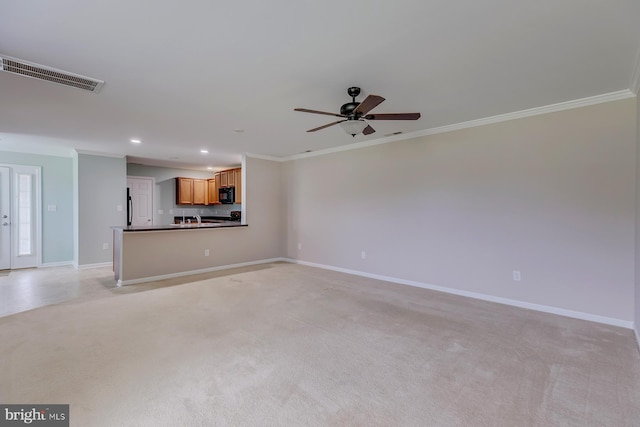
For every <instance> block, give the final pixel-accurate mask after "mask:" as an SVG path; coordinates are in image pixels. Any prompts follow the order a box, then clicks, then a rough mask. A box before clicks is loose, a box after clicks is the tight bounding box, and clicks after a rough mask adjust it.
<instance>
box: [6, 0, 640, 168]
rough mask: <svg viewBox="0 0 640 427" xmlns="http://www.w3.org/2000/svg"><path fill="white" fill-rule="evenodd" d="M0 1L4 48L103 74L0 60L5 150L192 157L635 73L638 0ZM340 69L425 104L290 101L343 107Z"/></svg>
mask: <svg viewBox="0 0 640 427" xmlns="http://www.w3.org/2000/svg"><path fill="white" fill-rule="evenodd" d="M0 16H1V17H2V20H1V25H0V53H1V54H5V55H9V56H12V57H15V58H20V59H23V60H26V61H30V62H34V63H37V64H42V65H45V66H49V67H54V68H58V69H61V70H65V71H69V72H72V73H77V74H81V75H85V76H89V77H92V78H96V79H99V80H104V81H105V85H104V87H103V88H102V90H101V91H100V92H99V93H97V94H94V93H90V92H86V91H82V90H79V89H74V88H69V87H65V86H59V85H56V84H53V83H49V82H44V81H39V80H35V79H30V78H26V77H22V76H16V75H12V74H9V73H0V151H2V150H5V151H6V150H9V151H26V152H42V153H51V154H58V155H69V153H70V151H71V149H73V148H75V149H78V150H83V151H88V152H96V153H106V154H112V155H127V156H132V157H133V158H134V159H136V160H137V161H140V162H144V163H148V164H161V165H167V166H184V167H186V166H189V167H194V168H204V167H206V166H207V165H210V166H215V167H226V166H233V165H237V164H239V163H240V159H241V153H244V152H248V153H254V154H261V155H266V156H274V157H287V156H292V155H297V154H299V153H302V152H305V151H307V150H313V151H317V150H322V149H328V148H334V147H338V146H344V145H348V144H352V143H354V142H362V141H368V140H375V139H379V138H382V137H384V135H386V134H390V133H393V132H398V131H401V132H403V133H411V132H418V131H422V130H425V129H431V128H435V127H440V126H445V125H451V124H455V123H460V122H465V121H469V120H475V119H480V118H484V117H490V116H494V115H499V114H504V113H509V112H513V111H520V110H525V109H530V108H534V107H540V106H545V105H550V104H555V103H560V102H565V101H571V100H576V99H581V98H585V97H591V96H596V95H601V94H607V93H611V92H616V91H621V90H628V89H630V88H632V85H633V80H634V67H635V68H637V67H638V65H637V64H636V60H637V58H638V51H639V47H640V1H637V0H627V1H624V0H610V1H602V0H562V1H558V0H538V1H528V2H520V1H513V0H484V1H477V0H459V1H455V2H454V1H450V0H431V1H426V0H396V1H389V0H387V1H378V0H366V1H365V0H350V1H345V0H340V1H338V0H324V1H304V0H302V1H301V0H271V1H264V0H245V1H235V2H220V1H210V0H207V1H205V0H183V1H180V2H158V1H151V0H111V1H102V2H87V1H79V0H78V1H73V0H56V1H51V0H36V1H24V0H4V1H2V2H0ZM635 72H636V74H637V72H638V71H637V70H635ZM349 86H360V87H361V88H362V95H361V96H360V97H359V98H358V100H360V101H361V100H363V99H364V97H365V96H366V95H368V94H370V93H374V94H377V95H382V96H384V97H385V98H386V99H387V100H386V101H385V102H384V103H382V104H381V105H380V106H378V107H376V108H375V109H374V110H373V111H372V112H378V113H385V112H414V111H417V112H421V113H422V118H421V119H420V120H418V121H415V122H412V121H375V122H371V125H372V126H373V127H374V128H375V129H376V131H377V132H376V133H374V134H372V135H370V136H363V135H359V136H357V137H356V138H352V137H351V136H348V135H347V134H345V133H344V131H343V130H342V129H341V128H340V127H339V126H334V127H331V128H328V129H324V130H321V131H318V132H315V133H306V132H305V131H306V130H307V129H310V128H314V127H317V126H321V125H323V124H326V123H329V122H332V121H334V120H337V119H336V118H333V117H330V116H321V115H314V114H306V113H299V112H294V111H293V109H294V108H296V107H303V108H310V109H316V110H324V111H331V112H338V111H339V108H340V105H342V104H343V103H345V102H348V101H350V98H349V97H348V96H347V93H346V89H347V88H348V87H349ZM235 129H243V130H244V132H241V133H239V132H235V131H234V130H235ZM134 137H136V138H140V139H142V141H143V143H142V144H140V145H138V146H136V145H133V144H131V143H130V142H129V139H130V138H134ZM203 148H206V149H208V150H209V154H208V155H203V154H201V153H200V149H203ZM176 157H177V158H178V159H176ZM141 159H146V160H141Z"/></svg>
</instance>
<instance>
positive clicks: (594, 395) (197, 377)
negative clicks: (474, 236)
mask: <svg viewBox="0 0 640 427" xmlns="http://www.w3.org/2000/svg"><path fill="white" fill-rule="evenodd" d="M0 403H69V404H70V405H71V425H73V426H212V425H233V426H236V425H238V426H243V425H244V426H270V425H281V426H307V425H308V426H316V425H317V426H323V425H335V426H343V425H344V426H351V425H353V426H376V425H380V426H401V425H407V426H447V427H450V426H492V427H495V426H509V427H513V426H580V427H584V426H598V427H601V426H616V427H618V426H638V425H640V356H639V354H638V351H637V349H636V348H635V342H634V338H633V336H632V332H631V331H629V330H625V329H621V328H616V327H610V326H604V325H599V324H595V323H590V322H584V321H579V320H574V319H568V318H563V317H559V316H553V315H547V314H543V313H537V312H533V311H528V310H523V309H518V308H513V307H507V306H503V305H498V304H492V303H487V302H482V301H476V300H471V299H466V298H462V297H456V296H452V295H446V294H441V293H437V292H432V291H427V290H424V289H418V288H412V287H408V286H402V285H397V284H390V283H385V282H380V281H376V280H371V279H365V278H361V277H356V276H350V275H346V274H341V273H336V272H331V271H323V270H319V269H314V268H310V267H303V266H299V265H293V264H280V263H278V264H273V265H269V266H268V268H264V269H260V270H257V271H250V272H241V273H238V274H230V275H227V276H223V277H218V278H214V279H209V280H204V281H200V282H194V283H186V284H182V285H179V286H172V287H164V288H160V289H155V290H149V291H144V292H138V293H126V294H121V295H117V296H112V297H108V298H104V299H100V300H95V301H88V302H87V301H84V302H75V303H69V304H60V305H56V306H49V307H44V308H40V309H36V310H32V311H30V312H24V313H20V314H16V315H12V316H7V317H3V318H0Z"/></svg>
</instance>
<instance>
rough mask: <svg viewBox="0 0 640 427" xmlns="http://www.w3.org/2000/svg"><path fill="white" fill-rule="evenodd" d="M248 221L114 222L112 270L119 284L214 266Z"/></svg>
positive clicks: (221, 261) (222, 259) (223, 259)
mask: <svg viewBox="0 0 640 427" xmlns="http://www.w3.org/2000/svg"><path fill="white" fill-rule="evenodd" d="M246 227H247V225H246V224H241V223H240V222H238V221H226V222H216V223H201V224H199V223H196V222H192V223H190V224H170V225H156V226H120V227H118V226H116V227H111V228H112V229H113V271H114V276H115V280H116V281H117V283H118V286H122V285H131V284H134V283H142V282H148V281H151V280H160V279H165V278H170V277H177V276H181V275H184V274H195V273H199V272H204V271H212V270H215V269H216V267H218V266H223V265H228V264H229V263H230V262H229V260H228V259H227V258H226V256H225V252H226V251H225V248H226V247H228V245H231V244H233V240H234V238H236V237H238V234H237V233H243V229H244V230H246Z"/></svg>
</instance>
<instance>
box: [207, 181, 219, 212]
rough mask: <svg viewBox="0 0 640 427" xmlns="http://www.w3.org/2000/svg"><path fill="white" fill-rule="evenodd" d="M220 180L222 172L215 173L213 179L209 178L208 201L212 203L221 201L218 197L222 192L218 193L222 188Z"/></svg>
mask: <svg viewBox="0 0 640 427" xmlns="http://www.w3.org/2000/svg"><path fill="white" fill-rule="evenodd" d="M219 182H220V174H215V176H214V177H213V178H212V179H209V180H207V189H208V192H209V197H208V201H209V204H210V205H214V204H217V203H220V200H219V199H218V197H219V196H220V194H219V193H218V190H219V189H220V184H219Z"/></svg>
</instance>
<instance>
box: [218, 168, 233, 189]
mask: <svg viewBox="0 0 640 427" xmlns="http://www.w3.org/2000/svg"><path fill="white" fill-rule="evenodd" d="M233 171H234V169H230V170H226V171H222V172H220V187H233V186H234V185H235V174H234V173H233Z"/></svg>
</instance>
